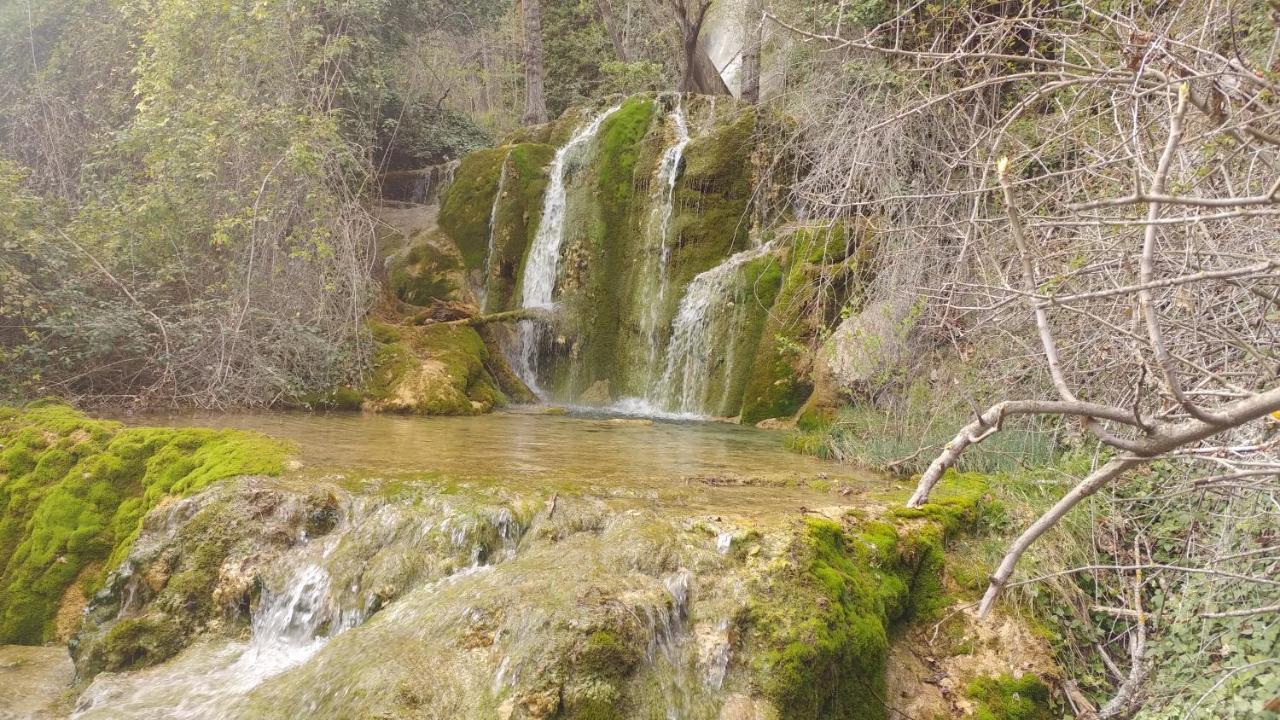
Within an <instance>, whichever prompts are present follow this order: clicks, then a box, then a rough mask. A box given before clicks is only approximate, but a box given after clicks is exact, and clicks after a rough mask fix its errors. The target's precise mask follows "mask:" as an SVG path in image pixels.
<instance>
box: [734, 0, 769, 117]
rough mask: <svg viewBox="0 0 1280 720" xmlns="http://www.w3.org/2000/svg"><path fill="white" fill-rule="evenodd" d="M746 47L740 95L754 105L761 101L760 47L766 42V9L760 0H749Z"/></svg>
mask: <svg viewBox="0 0 1280 720" xmlns="http://www.w3.org/2000/svg"><path fill="white" fill-rule="evenodd" d="M746 6H747V12H746V17H745V18H744V21H745V26H746V27H745V28H744V29H745V30H746V34H747V44H746V47H744V48H743V49H742V82H741V83H740V84H739V85H738V95H739V97H741V98H742V99H743V100H744V101H746V102H749V103H751V104H752V105H754V104H756V103H758V102H760V49H761V46H762V45H763V44H764V10H763V9H762V8H761V7H760V0H747V3H746Z"/></svg>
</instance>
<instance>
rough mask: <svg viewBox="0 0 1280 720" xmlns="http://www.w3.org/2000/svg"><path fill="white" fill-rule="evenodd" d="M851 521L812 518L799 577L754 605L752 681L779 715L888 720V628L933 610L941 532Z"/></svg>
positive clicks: (798, 551) (801, 548) (802, 543)
mask: <svg viewBox="0 0 1280 720" xmlns="http://www.w3.org/2000/svg"><path fill="white" fill-rule="evenodd" d="M850 522H852V523H853V524H852V525H851V526H848V527H846V526H845V525H841V524H840V523H837V522H834V521H832V520H827V519H813V518H811V519H807V520H806V521H805V532H804V533H803V534H802V535H801V538H800V540H799V541H798V543H797V547H796V548H795V549H794V551H793V552H794V555H795V558H796V560H795V562H796V565H795V569H796V571H797V575H796V576H794V577H784V578H780V579H778V580H776V581H775V582H774V583H772V584H771V585H770V586H769V587H768V588H766V589H765V590H764V591H763V592H761V593H760V597H759V599H758V600H757V602H756V603H755V605H754V606H753V607H752V610H751V613H752V623H751V627H752V630H751V631H750V637H749V639H748V641H749V642H752V643H758V644H759V645H760V646H762V647H758V649H759V650H761V651H762V652H761V653H760V654H759V655H758V657H760V658H762V661H760V662H758V664H757V666H756V667H754V668H752V669H753V670H754V674H755V680H754V683H755V684H756V685H757V686H758V687H759V689H760V690H761V691H762V692H763V694H764V695H765V696H766V697H768V698H769V700H770V701H771V702H772V703H773V705H774V707H776V708H777V709H778V712H779V715H780V717H782V718H814V717H822V718H846V719H851V720H879V719H880V718H884V716H885V710H884V704H883V702H882V701H881V699H882V698H883V697H884V688H885V684H884V683H885V680H884V667H885V662H886V660H887V657H888V647H889V632H890V629H891V628H892V627H893V626H894V624H895V623H898V622H900V621H903V620H905V619H907V618H910V617H918V616H921V615H927V614H928V613H931V612H932V611H933V609H934V597H933V595H932V593H936V591H937V587H938V586H937V584H936V583H934V582H931V581H930V579H931V578H933V577H940V574H941V571H942V549H941V542H940V533H938V532H937V528H936V527H935V526H933V525H932V524H929V525H927V526H925V527H909V528H908V527H899V526H896V525H895V524H893V523H890V522H885V521H876V520H861V521H854V520H853V519H852V518H850ZM931 529H932V530H933V532H930V530H931Z"/></svg>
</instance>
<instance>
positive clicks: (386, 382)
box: [365, 323, 507, 415]
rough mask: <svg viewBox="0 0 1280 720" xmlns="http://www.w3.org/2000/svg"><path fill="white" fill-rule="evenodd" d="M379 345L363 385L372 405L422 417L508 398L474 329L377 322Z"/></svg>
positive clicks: (479, 408) (483, 407)
mask: <svg viewBox="0 0 1280 720" xmlns="http://www.w3.org/2000/svg"><path fill="white" fill-rule="evenodd" d="M372 329H373V336H374V338H375V341H376V342H377V343H378V347H377V350H376V351H375V352H374V370H373V372H372V374H371V376H370V379H369V383H368V385H367V387H366V389H365V397H366V398H368V401H369V407H370V409H373V410H382V411H388V412H412V413H420V414H423V415H474V414H476V413H478V412H487V411H488V410H490V409H492V408H493V407H495V406H499V405H503V404H505V403H506V402H507V398H506V395H505V394H504V393H503V392H502V391H501V390H500V389H499V388H498V386H497V384H496V382H495V381H494V379H493V375H492V374H491V373H490V372H489V370H488V369H487V367H486V362H487V361H488V359H489V351H488V348H487V347H486V346H485V343H484V340H483V339H482V338H481V337H480V335H479V333H477V332H476V330H475V329H474V328H471V327H467V326H463V325H447V324H443V323H438V324H433V325H425V326H422V327H412V326H393V325H386V324H382V323H373V324H372Z"/></svg>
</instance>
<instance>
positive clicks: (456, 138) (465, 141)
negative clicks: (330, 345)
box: [378, 95, 493, 170]
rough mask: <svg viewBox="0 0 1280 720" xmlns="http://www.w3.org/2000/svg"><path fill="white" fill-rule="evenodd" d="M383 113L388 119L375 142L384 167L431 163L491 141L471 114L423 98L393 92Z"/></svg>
mask: <svg viewBox="0 0 1280 720" xmlns="http://www.w3.org/2000/svg"><path fill="white" fill-rule="evenodd" d="M382 114H383V116H384V117H386V118H387V119H386V120H384V121H383V122H382V124H381V126H380V127H379V128H378V144H379V146H380V148H381V149H382V152H383V153H385V154H386V156H387V160H386V163H385V169H387V170H398V169H415V168H419V167H423V166H425V165H434V164H437V163H442V162H444V161H446V160H451V159H454V158H459V157H462V156H463V155H465V154H467V153H469V152H472V151H473V150H479V149H480V148H483V147H488V146H489V145H492V144H493V136H492V135H491V134H490V133H489V132H487V131H486V130H485V129H484V128H481V127H480V126H479V125H477V124H476V122H475V120H473V119H472V118H471V117H470V116H468V115H465V114H463V113H460V112H457V111H456V110H451V109H449V108H447V107H434V106H431V105H429V103H428V101H427V100H426V99H423V98H419V99H416V100H412V101H409V102H407V103H405V102H402V101H401V99H400V98H399V97H398V96H395V95H393V96H392V97H391V98H390V99H389V101H388V105H387V107H386V108H384V109H383V111H382Z"/></svg>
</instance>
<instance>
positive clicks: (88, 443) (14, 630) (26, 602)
mask: <svg viewBox="0 0 1280 720" xmlns="http://www.w3.org/2000/svg"><path fill="white" fill-rule="evenodd" d="M286 454H287V448H285V447H284V446H283V445H281V444H280V443H278V442H276V441H273V440H269V439H267V438H265V437H262V436H260V435H255V434H251V433H244V432H238V431H232V430H209V429H201V428H180V429H179V428H143V427H133V428H126V427H124V426H123V425H122V424H120V423H118V422H109V421H102V420H94V419H91V418H88V417H86V416H85V415H83V414H81V413H80V412H78V411H76V410H74V409H73V408H71V407H69V406H66V405H62V404H57V403H47V402H42V403H34V404H32V405H28V406H27V407H25V408H23V409H21V410H15V409H5V410H4V412H3V413H2V414H0V509H2V510H3V514H2V515H0V643H18V644H39V643H43V642H48V641H49V640H51V639H53V637H54V635H55V630H56V628H55V619H56V615H57V611H58V606H59V603H60V601H61V599H62V598H63V597H64V595H66V594H67V591H68V589H69V588H70V587H71V586H72V585H73V584H74V583H81V584H82V585H83V587H82V588H80V591H81V592H83V593H84V594H90V593H92V592H93V591H94V590H95V589H96V588H97V587H98V585H100V583H101V582H102V578H103V575H104V574H105V573H106V572H107V571H110V570H111V569H112V568H114V567H115V566H116V565H118V564H119V562H120V561H121V560H122V559H123V558H124V556H125V554H126V553H127V552H128V549H129V547H130V545H131V544H132V543H133V541H134V539H136V537H137V535H138V532H139V528H140V523H141V519H142V517H143V516H144V515H145V514H146V513H147V511H148V510H150V509H151V508H153V507H155V506H156V505H158V504H160V503H162V502H163V501H164V500H165V499H166V498H169V497H183V496H186V495H190V494H192V493H195V492H198V491H199V490H201V489H203V488H205V487H207V486H208V485H210V484H211V483H213V482H215V481H218V480H221V479H223V478H228V477H233V476H236V475H249V474H259V475H264V474H265V475H269V474H276V473H279V472H280V471H281V469H282V466H283V463H284V460H285V457H286ZM95 565H97V566H99V567H100V568H101V569H100V570H99V571H98V572H88V573H86V572H85V569H86V568H91V567H93V566H95Z"/></svg>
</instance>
